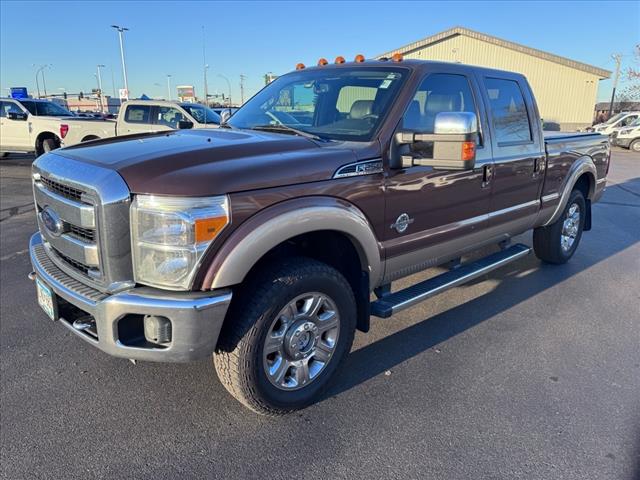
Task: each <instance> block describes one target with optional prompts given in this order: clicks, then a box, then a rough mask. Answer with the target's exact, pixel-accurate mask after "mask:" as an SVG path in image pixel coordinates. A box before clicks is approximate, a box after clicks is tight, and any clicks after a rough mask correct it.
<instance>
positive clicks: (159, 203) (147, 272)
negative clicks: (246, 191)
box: [131, 195, 229, 290]
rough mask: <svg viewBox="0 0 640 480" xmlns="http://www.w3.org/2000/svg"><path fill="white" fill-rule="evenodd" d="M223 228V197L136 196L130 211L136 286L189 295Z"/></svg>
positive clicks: (226, 206)
mask: <svg viewBox="0 0 640 480" xmlns="http://www.w3.org/2000/svg"><path fill="white" fill-rule="evenodd" d="M228 223H229V202H228V200H227V197H226V196H218V197H206V198H202V197H200V198H182V197H180V198H178V197H161V196H154V195H138V196H136V197H135V199H134V201H133V203H132V205H131V242H132V247H133V248H132V253H133V267H134V274H135V279H136V282H139V283H144V284H146V285H151V286H154V287H161V288H174V289H180V290H188V289H189V288H190V286H191V281H192V280H193V276H194V275H195V272H196V269H197V267H198V265H199V263H200V260H201V259H202V255H203V254H204V251H205V250H206V248H207V246H208V245H209V244H210V243H211V241H213V239H215V238H216V237H217V236H218V235H219V234H220V232H221V231H222V230H223V229H224V227H225V226H226V225H227V224H228Z"/></svg>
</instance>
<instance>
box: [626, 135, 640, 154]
mask: <svg viewBox="0 0 640 480" xmlns="http://www.w3.org/2000/svg"><path fill="white" fill-rule="evenodd" d="M629 150H631V151H632V152H640V138H639V139H638V140H634V141H633V142H631V145H629Z"/></svg>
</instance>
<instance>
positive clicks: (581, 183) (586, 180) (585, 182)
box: [573, 173, 595, 231]
mask: <svg viewBox="0 0 640 480" xmlns="http://www.w3.org/2000/svg"><path fill="white" fill-rule="evenodd" d="M573 189H574V190H579V191H580V192H582V195H583V196H584V201H585V204H586V208H587V211H586V212H585V222H584V230H585V231H588V230H591V198H590V197H591V196H592V193H591V192H594V191H595V182H594V180H593V177H592V176H591V175H589V174H588V173H583V174H582V175H580V178H578V181H577V182H576V183H575V185H574V186H573Z"/></svg>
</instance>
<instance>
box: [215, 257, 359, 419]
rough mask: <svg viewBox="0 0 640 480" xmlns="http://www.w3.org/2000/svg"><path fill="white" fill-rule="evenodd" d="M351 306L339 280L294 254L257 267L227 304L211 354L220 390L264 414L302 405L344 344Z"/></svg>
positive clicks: (325, 378) (324, 380)
mask: <svg viewBox="0 0 640 480" xmlns="http://www.w3.org/2000/svg"><path fill="white" fill-rule="evenodd" d="M355 327H356V303H355V298H354V295H353V291H352V290H351V287H350V285H349V283H348V282H347V281H346V280H345V278H344V277H343V276H342V274H340V272H338V271H337V270H335V269H334V268H332V267H330V266H329V265H326V264H324V263H321V262H318V261H316V260H313V259H310V258H305V257H295V258H292V259H289V260H287V261H285V262H280V263H277V264H271V265H269V266H268V267H265V268H262V269H261V270H260V272H258V274H257V275H256V276H255V277H254V278H253V279H252V280H249V281H248V282H246V284H245V285H243V287H242V288H241V290H240V291H239V292H238V294H237V295H236V297H235V298H234V302H233V303H232V305H231V307H230V310H229V315H228V317H227V319H226V321H225V325H224V327H223V330H222V332H221V336H220V339H219V341H218V347H217V349H216V352H215V354H214V358H213V361H214V365H215V368H216V371H217V373H218V378H219V379H220V382H221V383H222V384H223V385H224V387H225V388H226V389H227V390H228V391H229V393H231V395H233V396H234V397H235V398H236V399H237V400H239V401H240V402H241V403H242V404H244V405H245V406H247V407H248V408H250V409H251V410H253V411H254V412H256V413H260V414H263V415H270V416H276V415H283V414H286V413H288V412H291V411H294V410H298V409H300V408H304V407H306V406H308V405H310V404H311V403H313V402H314V401H315V400H317V399H318V397H319V395H320V394H321V393H322V391H323V390H324V389H325V388H326V386H327V384H328V382H329V380H330V378H331V377H332V376H333V374H334V373H335V371H336V369H337V368H338V366H339V365H340V363H341V362H342V360H343V359H344V357H345V356H346V355H347V353H348V352H349V350H350V349H351V344H352V343H353V337H354V333H355Z"/></svg>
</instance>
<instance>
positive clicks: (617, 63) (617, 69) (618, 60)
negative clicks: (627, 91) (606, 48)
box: [609, 53, 622, 118]
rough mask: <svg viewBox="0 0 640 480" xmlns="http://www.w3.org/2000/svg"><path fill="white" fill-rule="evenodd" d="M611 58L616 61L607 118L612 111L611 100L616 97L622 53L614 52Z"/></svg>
mask: <svg viewBox="0 0 640 480" xmlns="http://www.w3.org/2000/svg"><path fill="white" fill-rule="evenodd" d="M611 58H613V59H614V60H615V61H616V73H615V76H614V77H613V91H612V92H611V103H609V118H611V113H612V112H613V102H614V101H615V99H616V87H617V86H618V77H619V76H620V62H621V61H622V55H620V54H619V53H616V54H614V55H611Z"/></svg>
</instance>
